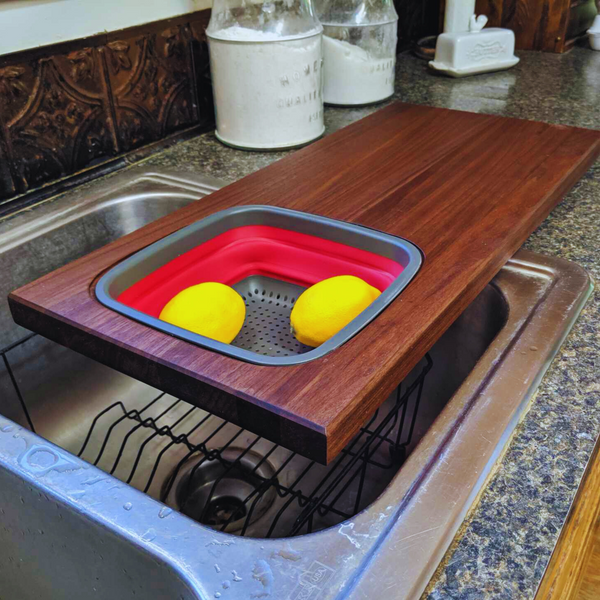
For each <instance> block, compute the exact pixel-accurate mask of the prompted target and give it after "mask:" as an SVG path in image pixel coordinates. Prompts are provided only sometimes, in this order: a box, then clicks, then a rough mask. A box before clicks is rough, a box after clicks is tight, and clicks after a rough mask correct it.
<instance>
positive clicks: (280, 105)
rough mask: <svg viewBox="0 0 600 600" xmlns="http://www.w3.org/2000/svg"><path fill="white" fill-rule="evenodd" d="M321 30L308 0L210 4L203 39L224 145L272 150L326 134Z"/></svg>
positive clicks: (243, 0)
mask: <svg viewBox="0 0 600 600" xmlns="http://www.w3.org/2000/svg"><path fill="white" fill-rule="evenodd" d="M322 30H323V28H322V27H321V25H320V23H319V21H318V20H317V18H316V16H315V13H314V10H313V6H312V4H311V0H277V1H261V0H258V1H253V0H214V3H213V8H212V15H211V19H210V23H209V25H208V28H207V30H206V33H207V37H208V42H209V50H210V64H211V76H212V81H213V91H214V98H215V115H216V121H217V130H216V135H217V137H218V138H219V139H220V140H221V141H222V142H224V143H225V144H228V145H230V146H234V147H238V148H254V149H277V148H288V147H293V146H299V145H302V144H306V143H308V142H310V141H312V140H314V139H316V138H318V137H319V136H321V135H322V134H323V131H324V126H323V94H322Z"/></svg>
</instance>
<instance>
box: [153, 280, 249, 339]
mask: <svg viewBox="0 0 600 600" xmlns="http://www.w3.org/2000/svg"><path fill="white" fill-rule="evenodd" d="M245 318H246V305H245V304H244V300H243V298H242V297H241V296H240V295H239V294H238V293H237V292H236V291H235V290H234V289H233V288H231V287H229V286H228V285H224V284H222V283H214V282H207V283H200V284H199V285H193V286H191V287H189V288H186V289H185V290H183V291H181V292H179V294H177V295H176V296H174V297H173V298H171V300H169V301H168V302H167V304H166V305H165V307H164V308H163V309H162V311H161V313H160V317H159V319H161V320H162V321H166V322H167V323H171V324H172V325H177V327H181V328H182V329H187V330H189V331H193V332H194V333H199V334H200V335H204V336H206V337H208V338H211V339H213V340H217V341H219V342H224V343H225V344H230V343H231V342H232V341H233V338H234V337H235V336H236V335H237V334H238V333H239V332H240V329H241V328H242V325H243V324H244V319H245Z"/></svg>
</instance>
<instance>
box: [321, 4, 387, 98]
mask: <svg viewBox="0 0 600 600" xmlns="http://www.w3.org/2000/svg"><path fill="white" fill-rule="evenodd" d="M316 12H317V16H318V17H319V20H320V21H321V23H322V25H323V60H324V77H325V81H324V90H323V99H324V101H325V103H327V104H338V105H345V106H356V105H361V104H372V103H374V102H380V101H382V100H385V99H386V98H389V97H390V96H391V95H392V94H393V93H394V80H395V71H396V45H397V43H398V31H397V29H398V15H397V13H396V10H395V8H394V4H393V2H392V1H391V0H316Z"/></svg>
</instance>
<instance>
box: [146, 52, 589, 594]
mask: <svg viewBox="0 0 600 600" xmlns="http://www.w3.org/2000/svg"><path fill="white" fill-rule="evenodd" d="M520 57H521V62H520V63H519V64H518V65H517V66H516V67H515V68H513V69H511V70H510V71H504V72H500V73H495V74H491V75H480V76H476V77H471V78H467V79H461V80H455V79H448V78H445V77H442V76H438V75H434V74H433V73H431V72H429V71H428V68H427V65H426V63H425V62H423V61H421V60H419V59H417V58H415V57H413V56H412V55H410V54H402V55H400V56H399V58H398V63H397V86H396V89H397V94H396V95H395V97H394V99H398V100H402V101H405V102H412V103H415V104H426V105H430V106H439V107H447V108H453V109H458V110H465V111H471V112H480V113H489V114H496V115H504V116H511V117H519V118H523V119H534V120H539V121H546V122H549V123H558V124H563V125H572V126H580V127H589V128H595V129H600V52H593V51H591V50H588V49H584V48H575V49H574V50H573V51H572V52H571V53H570V54H567V55H562V56H561V55H554V54H541V53H533V52H526V53H520ZM382 106H383V105H378V106H375V107H369V108H359V109H335V108H328V109H326V111H325V122H326V132H327V133H331V132H333V131H335V130H337V129H339V128H341V127H343V126H345V125H348V124H350V123H352V122H354V121H356V120H358V119H360V118H362V117H364V116H366V115H368V114H370V113H372V112H374V111H376V110H378V109H380V108H381V107H382ZM286 154H288V152H244V151H240V150H234V149H231V148H227V147H225V146H223V145H222V144H221V143H220V142H218V141H217V139H216V138H215V136H214V134H213V133H208V134H204V135H201V136H199V137H197V138H195V139H192V140H189V141H187V142H182V143H180V144H177V145H175V146H173V147H171V148H169V149H168V150H165V151H163V152H162V153H160V154H156V155H154V156H151V157H150V158H148V159H146V160H145V161H144V164H145V166H147V167H152V166H157V167H159V166H160V167H162V168H165V167H167V168H173V169H174V170H177V171H179V172H185V171H193V172H195V173H203V174H208V175H212V176H214V177H217V178H220V179H223V180H229V181H232V180H236V179H239V178H241V177H243V176H245V175H247V174H249V173H251V172H253V171H256V170H258V169H260V168H262V167H265V166H267V165H268V164H270V163H272V162H274V161H276V160H278V159H279V158H281V157H282V156H285V155H286ZM525 247H526V248H527V249H529V250H533V251H536V252H541V253H543V254H547V255H553V256H560V257H562V258H566V259H568V260H572V261H574V262H576V263H578V264H580V265H582V266H583V267H584V268H585V269H587V271H588V272H589V273H590V274H591V275H592V277H593V278H594V279H600V252H599V251H598V249H599V248H600V162H599V163H596V165H594V167H592V169H590V171H589V172H588V173H587V174H586V175H585V177H584V178H583V179H582V180H581V181H580V182H579V183H578V184H577V185H576V186H575V188H574V189H573V190H572V191H571V192H570V193H569V195H568V196H567V197H566V199H565V200H564V201H563V202H562V203H561V204H560V205H559V206H558V207H557V208H556V209H555V210H554V211H553V212H552V214H551V215H550V216H549V217H548V219H546V221H545V222H544V223H543V224H542V225H541V226H540V228H539V229H538V230H537V231H536V232H535V233H534V234H533V235H532V236H531V237H530V238H529V240H528V241H527V242H526V244H525ZM599 323H600V291H596V292H595V293H594V295H593V296H592V298H591V299H590V301H589V303H588V304H587V306H586V308H585V309H584V311H583V313H582V315H581V317H580V319H579V321H578V322H577V324H576V325H575V327H574V329H573V331H572V332H571V334H570V336H569V338H568V339H567V341H566V343H565V344H564V345H563V347H562V348H561V350H560V351H559V353H558V355H557V357H556V358H555V360H554V362H553V364H552V366H551V367H550V369H549V370H548V372H547V374H546V376H545V377H544V379H543V381H542V384H541V386H540V388H539V391H538V394H537V396H536V397H535V399H534V400H533V403H532V406H531V409H530V410H529V412H528V413H527V414H526V416H525V417H524V419H523V421H522V423H521V424H520V425H519V427H518V428H517V430H516V433H515V435H514V437H513V439H512V441H511V443H510V446H509V448H508V450H507V452H506V454H505V455H504V457H503V459H502V461H501V463H500V465H499V467H498V469H497V470H496V472H495V474H494V476H493V478H492V479H491V481H490V482H489V484H488V485H487V487H486V489H485V491H484V492H483V494H482V496H481V498H480V500H479V503H478V504H477V506H476V507H475V508H474V510H472V512H471V514H470V515H469V516H468V518H467V521H466V522H465V524H464V525H463V528H462V529H461V531H460V533H459V535H458V536H457V539H456V540H455V542H454V544H453V546H452V548H451V549H450V550H449V552H448V553H447V555H446V557H445V559H444V562H443V563H442V565H441V566H440V568H439V569H438V571H437V573H436V575H435V577H434V579H433V580H432V582H431V584H430V586H429V588H428V592H427V594H426V596H428V598H429V599H431V600H437V599H441V598H461V599H463V598H465V599H466V598H468V599H475V598H477V599H480V598H506V599H513V598H533V596H534V595H535V591H536V589H537V586H538V585H539V583H540V581H541V578H542V576H543V574H544V570H545V568H546V566H547V564H548V561H549V559H550V556H551V553H552V550H553V549H554V546H555V544H556V541H557V539H558V535H559V533H560V530H561V528H562V526H563V524H564V521H565V518H566V516H567V512H568V510H569V507H570V505H571V503H572V501H573V498H574V496H575V493H576V491H577V487H578V485H579V483H580V481H581V478H582V476H583V472H584V469H585V466H586V464H587V462H588V460H589V458H590V455H591V454H592V450H593V448H594V445H595V441H596V439H597V437H598V433H599V431H600V378H599V377H598V373H600V328H599Z"/></svg>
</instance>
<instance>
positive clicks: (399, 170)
mask: <svg viewBox="0 0 600 600" xmlns="http://www.w3.org/2000/svg"><path fill="white" fill-rule="evenodd" d="M599 154H600V132H598V131H592V130H584V129H574V128H568V127H561V126H554V125H546V124H543V123H536V122H532V121H521V120H515V119H506V118H501V117H496V116H489V115H478V114H471V113H466V112H457V111H451V110H445V109H437V108H428V107H424V106H411V105H407V104H400V103H398V104H393V105H391V106H388V107H387V108H385V109H383V110H380V111H378V112H376V113H375V114H373V115H371V116H369V117H367V118H366V119H363V120H362V121H359V122H357V123H355V124H353V125H351V126H349V127H346V128H345V129H342V130H341V131H338V132H337V133H335V134H333V135H331V136H329V137H326V138H325V139H323V140H321V141H319V142H317V143H315V144H312V145H311V146H308V147H307V148H304V149H303V150H300V151H298V152H296V153H294V154H293V155H291V156H289V157H286V158H284V159H283V160H281V161H279V162H277V163H275V164H273V165H271V166H269V167H267V168H265V169H263V170H261V171H259V172H257V173H254V174H252V175H249V176H248V177H245V178H244V179H242V180H240V181H238V182H236V183H233V184H231V185H229V186H227V187H226V188H223V189H222V190H220V191H218V192H216V193H214V194H211V195H210V196H208V197H207V198H204V199H203V200H202V201H200V202H196V203H193V204H191V205H189V206H187V207H185V208H183V209H181V210H179V211H177V212H175V213H173V214H171V215H169V216H167V217H164V218H162V219H160V220H158V221H155V222H154V223H151V224H150V225H147V226H146V227H144V228H142V229H140V230H138V231H136V232H134V233H132V234H130V235H127V236H125V237H123V238H121V239H119V240H117V241H116V242H114V243H112V244H109V245H108V246H106V247H104V248H101V249H99V250H97V251H95V252H93V253H92V254H90V255H88V256H86V257H84V258H81V259H79V260H77V261H75V262H73V263H71V264H69V265H67V266H65V267H63V268H62V269H59V270H58V271H55V272H53V273H50V274H49V275H47V276H45V277H43V278H41V279H39V280H37V281H35V282H33V283H30V284H29V285H26V286H24V287H22V288H20V289H19V290H17V291H15V292H13V293H12V294H11V295H10V297H9V301H10V306H11V310H12V312H13V316H14V318H15V321H16V322H17V323H19V324H20V325H23V326H25V327H27V328H28V329H31V330H33V331H37V332H39V333H41V334H42V335H44V336H46V337H48V338H50V339H52V340H54V341H56V342H58V343H60V344H63V345H65V346H68V347H69V348H73V349H74V350H77V351H78V352H81V353H82V354H85V355H87V356H89V357H91V358H94V359H96V360H98V361H100V362H101V363H104V364H106V365H108V366H110V367H113V368H115V369H117V370H119V371H122V372H124V373H126V374H128V375H131V376H132V377H135V378H136V379H139V380H141V381H145V382H147V383H149V384H150V385H152V386H155V387H157V388H159V389H162V390H165V391H167V392H169V393H171V394H173V395H175V396H178V397H180V398H183V399H184V400H187V401H188V402H190V403H192V404H195V405H197V406H200V407H202V408H204V409H206V410H208V411H211V412H213V413H215V414H217V415H219V416H221V417H223V418H225V419H228V420H230V421H232V422H234V423H237V424H238V425H240V426H242V427H245V428H247V429H249V430H252V431H254V432H256V433H258V434H261V435H264V436H265V437H266V438H268V439H270V440H273V441H274V442H278V443H281V444H282V445H284V446H286V447H287V448H290V449H292V450H296V451H298V452H300V453H301V454H304V455H305V456H308V457H311V458H313V459H315V460H317V461H319V462H322V463H326V462H329V461H331V460H332V459H333V458H335V457H336V455H337V454H338V453H339V452H340V450H341V449H342V448H343V447H344V445H345V444H346V443H347V442H348V441H349V440H350V438H351V437H352V436H353V435H354V434H355V433H356V432H357V431H358V430H359V428H360V426H361V425H362V424H363V423H364V422H365V420H366V419H367V418H368V417H369V416H370V415H371V414H372V413H373V411H374V410H375V409H376V408H377V407H378V406H380V405H381V404H382V403H383V401H384V400H385V399H386V397H387V396H388V395H389V394H390V392H392V390H393V389H394V388H395V387H396V386H397V385H398V383H399V382H400V381H402V379H403V378H404V377H405V376H406V375H407V374H408V372H409V371H410V370H411V369H412V368H413V367H414V366H415V365H416V363H417V362H418V361H419V360H420V359H421V357H422V356H423V355H424V354H425V352H426V351H427V350H428V349H429V348H430V347H431V346H432V345H433V344H434V342H435V341H436V340H437V339H438V338H439V337H440V336H441V335H442V333H443V332H444V331H445V330H446V329H447V327H448V326H449V325H450V324H451V323H452V322H453V321H454V320H455V319H456V317H457V316H458V315H459V314H460V313H461V312H462V311H463V310H464V309H465V307H466V306H467V305H468V304H469V303H470V302H471V301H472V300H473V299H474V298H475V297H476V296H477V294H478V293H479V292H480V291H481V290H482V289H483V288H484V287H485V285H486V284H487V283H488V282H489V281H490V280H491V279H492V278H493V277H494V275H495V274H496V273H497V272H498V270H499V269H500V268H501V267H502V266H503V265H504V263H505V262H506V260H507V259H508V258H509V257H510V256H511V255H512V254H513V253H514V252H515V251H516V250H517V249H518V248H519V247H520V246H521V244H522V243H523V242H524V241H525V240H526V239H527V237H528V236H529V235H530V234H531V232H532V231H533V230H534V229H535V228H536V227H537V226H538V225H539V224H540V223H541V222H542V221H543V220H544V218H545V217H546V216H547V215H548V213H549V212H550V211H551V210H552V208H553V207H554V206H555V205H556V204H557V203H558V202H559V201H560V199H561V198H562V197H563V196H564V194H565V193H566V192H567V191H568V190H569V189H570V188H571V187H572V186H573V185H574V184H575V182H576V181H577V180H578V179H579V178H580V177H581V176H582V175H583V174H584V173H585V172H586V170H587V169H588V167H589V166H590V165H591V164H592V163H593V161H594V160H595V159H596V158H597V156H598V155H599ZM242 204H272V205H276V206H282V207H287V208H291V209H295V210H300V211H307V212H311V213H317V214H320V215H324V216H327V217H332V218H335V219H342V220H345V221H350V222H353V223H359V224H362V225H366V226H368V227H373V228H376V229H380V230H383V231H385V232H388V233H391V234H395V235H398V236H402V237H404V238H406V239H408V240H410V241H412V242H413V243H415V244H417V245H418V246H419V247H420V248H421V249H422V251H423V252H424V254H425V260H424V264H423V267H422V268H421V271H420V272H419V273H418V274H417V276H416V278H415V279H414V280H413V282H412V283H411V284H410V285H409V286H408V288H407V289H406V290H404V291H403V292H402V294H401V295H400V297H399V298H398V299H396V300H395V301H394V302H393V303H392V304H391V305H390V306H389V307H388V308H387V309H386V310H385V311H384V312H383V313H382V314H381V315H379V316H378V317H377V318H376V319H375V321H373V322H372V323H371V324H370V325H368V326H367V327H366V328H365V329H364V330H363V331H361V332H360V333H359V334H358V335H357V336H355V337H354V338H353V339H351V340H350V341H349V342H347V343H346V344H345V345H343V346H342V347H341V348H339V349H337V350H336V351H334V352H332V353H331V354H329V355H326V356H325V357H323V358H321V359H318V360H315V361H312V362H309V363H306V364H301V365H297V366H292V367H289V366H288V367H269V366H258V365H253V364H248V363H244V362H240V361H238V360H236V359H233V358H229V357H226V356H222V355H219V354H216V353H214V352H211V351H209V350H206V349H203V348H200V347H197V346H195V345H193V344H190V343H188V342H185V341H182V340H179V339H176V338H173V337H171V336H169V335H167V334H165V333H161V332H158V331H155V330H153V329H151V328H149V327H147V326H144V325H142V324H140V323H137V322H135V321H132V320H129V319H128V318H126V317H124V316H121V315H120V314H117V313H115V312H112V311H111V310H109V309H107V308H105V307H104V306H102V305H101V304H100V303H99V302H98V301H97V300H96V299H95V297H94V292H93V290H94V284H95V281H96V280H97V278H98V277H99V275H101V274H102V273H103V272H105V271H106V270H107V269H108V268H110V267H112V266H113V265H115V264H116V263H118V262H119V261H121V260H122V259H124V258H125V257H127V256H129V255H131V254H132V253H134V252H136V251H137V250H139V249H141V248H144V247H145V246H147V245H149V244H151V243H153V242H155V241H156V240H158V239H160V238H162V237H164V236H166V235H167V234H170V233H172V232H174V231H176V230H177V229H180V228H181V227H183V226H185V225H188V224H190V223H192V222H194V221H196V220H198V219H201V218H203V217H206V216H207V215H210V214H212V213H214V212H216V211H219V210H222V209H225V208H228V207H231V206H235V205H242ZM84 401H85V399H82V402H84Z"/></svg>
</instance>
